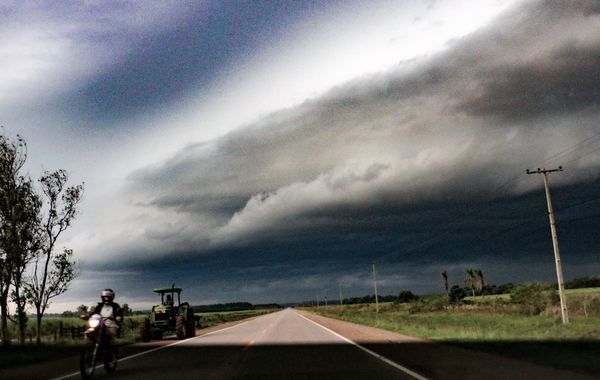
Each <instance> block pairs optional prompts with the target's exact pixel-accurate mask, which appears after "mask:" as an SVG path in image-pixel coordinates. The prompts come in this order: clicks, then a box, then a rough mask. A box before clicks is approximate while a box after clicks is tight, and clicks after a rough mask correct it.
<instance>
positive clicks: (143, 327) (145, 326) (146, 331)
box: [140, 318, 150, 342]
mask: <svg viewBox="0 0 600 380" xmlns="http://www.w3.org/2000/svg"><path fill="white" fill-rule="evenodd" d="M140 338H141V339H142V342H149V341H150V319H148V318H144V319H143V320H142V321H141V322H140Z"/></svg>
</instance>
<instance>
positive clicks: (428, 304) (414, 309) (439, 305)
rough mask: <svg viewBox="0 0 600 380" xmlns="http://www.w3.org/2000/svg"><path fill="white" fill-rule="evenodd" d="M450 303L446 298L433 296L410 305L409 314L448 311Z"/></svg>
mask: <svg viewBox="0 0 600 380" xmlns="http://www.w3.org/2000/svg"><path fill="white" fill-rule="evenodd" d="M449 305H450V303H449V302H448V298H447V297H446V296H431V297H426V298H419V299H418V300H416V301H414V302H412V303H411V304H410V309H409V310H408V311H409V313H411V314H414V313H426V312H430V311H440V310H444V309H446V307H448V306H449Z"/></svg>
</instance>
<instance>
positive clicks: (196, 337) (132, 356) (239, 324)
mask: <svg viewBox="0 0 600 380" xmlns="http://www.w3.org/2000/svg"><path fill="white" fill-rule="evenodd" d="M248 322H249V321H246V322H242V323H238V324H237V325H233V326H229V327H225V328H222V329H220V330H216V331H211V332H209V333H206V334H203V335H199V336H195V337H192V338H188V339H184V340H180V341H177V342H175V343H171V344H166V345H164V346H160V347H156V348H153V349H151V350H148V351H142V352H138V353H137V354H133V355H130V356H126V357H124V358H122V359H119V362H124V361H126V360H129V359H133V358H137V357H138V356H142V355H146V354H150V353H152V352H156V351H159V350H162V349H165V348H167V347H172V346H176V345H178V344H181V343H183V342H187V341H188V340H192V339H198V338H202V337H205V336H208V335H212V334H216V333H219V332H221V331H225V330H229V329H232V328H234V327H238V326H241V325H244V324H246V323H248ZM101 367H102V364H99V365H98V366H96V369H98V368H101ZM77 375H79V371H77V372H73V373H70V374H68V375H64V376H61V377H56V378H54V379H52V380H64V379H68V378H70V377H73V376H77Z"/></svg>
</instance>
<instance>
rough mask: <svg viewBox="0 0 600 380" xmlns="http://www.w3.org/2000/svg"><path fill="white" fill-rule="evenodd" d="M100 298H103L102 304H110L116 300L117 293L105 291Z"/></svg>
mask: <svg viewBox="0 0 600 380" xmlns="http://www.w3.org/2000/svg"><path fill="white" fill-rule="evenodd" d="M100 298H102V302H104V303H110V302H112V300H114V299H115V292H113V290H112V289H104V290H103V291H102V294H101V295H100Z"/></svg>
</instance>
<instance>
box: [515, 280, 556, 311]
mask: <svg viewBox="0 0 600 380" xmlns="http://www.w3.org/2000/svg"><path fill="white" fill-rule="evenodd" d="M510 299H511V301H512V302H514V303H518V304H520V305H523V306H524V307H525V310H526V311H527V312H528V313H529V314H532V315H536V314H541V313H542V312H544V311H545V310H546V309H547V308H549V307H551V306H554V305H556V304H557V303H558V302H559V301H560V300H559V297H558V294H557V292H556V290H555V289H553V288H552V285H550V284H544V283H531V284H524V285H518V286H515V287H514V288H513V290H512V291H511V293H510Z"/></svg>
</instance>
